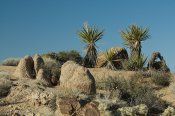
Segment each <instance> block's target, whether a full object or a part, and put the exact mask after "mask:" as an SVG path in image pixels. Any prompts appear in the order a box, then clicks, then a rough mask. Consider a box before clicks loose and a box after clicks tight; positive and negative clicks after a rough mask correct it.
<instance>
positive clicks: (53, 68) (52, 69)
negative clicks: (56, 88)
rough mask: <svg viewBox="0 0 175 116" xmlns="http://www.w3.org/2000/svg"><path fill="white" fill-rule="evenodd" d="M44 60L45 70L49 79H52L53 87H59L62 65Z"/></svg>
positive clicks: (51, 60) (47, 59)
mask: <svg viewBox="0 0 175 116" xmlns="http://www.w3.org/2000/svg"><path fill="white" fill-rule="evenodd" d="M43 60H44V70H45V71H46V74H47V75H48V77H50V78H52V80H51V82H52V84H53V85H57V83H58V81H59V78H60V74H61V64H60V63H59V62H57V61H56V60H53V59H50V58H43Z"/></svg>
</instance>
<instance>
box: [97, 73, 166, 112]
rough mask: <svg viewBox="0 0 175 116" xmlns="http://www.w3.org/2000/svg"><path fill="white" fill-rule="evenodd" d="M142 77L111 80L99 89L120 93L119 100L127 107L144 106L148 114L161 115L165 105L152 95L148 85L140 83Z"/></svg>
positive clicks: (152, 91)
mask: <svg viewBox="0 0 175 116" xmlns="http://www.w3.org/2000/svg"><path fill="white" fill-rule="evenodd" d="M142 80H143V77H142V76H141V77H140V76H139V75H137V74H136V75H135V76H133V77H131V79H130V80H125V79H124V78H111V77H109V78H108V80H106V81H104V83H103V84H102V85H101V86H100V87H101V88H107V89H112V88H113V89H115V90H119V91H120V96H119V97H120V99H121V100H124V101H126V102H127V104H128V105H129V106H135V105H139V104H145V105H147V106H148V108H149V114H153V113H161V112H163V110H164V109H165V108H166V107H167V103H165V102H164V101H161V100H160V98H158V97H157V96H156V95H155V94H154V90H153V89H152V86H151V85H150V84H149V83H145V84H144V83H141V82H142Z"/></svg>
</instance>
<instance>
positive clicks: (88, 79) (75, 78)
mask: <svg viewBox="0 0 175 116" xmlns="http://www.w3.org/2000/svg"><path fill="white" fill-rule="evenodd" d="M60 86H61V87H63V88H66V89H72V90H80V91H82V92H84V93H86V94H94V93H96V87H95V79H94V77H93V76H92V75H91V73H90V72H89V70H88V69H87V68H85V67H82V66H80V65H78V64H76V63H75V62H73V61H68V62H66V63H65V64H63V66H62V68H61V77H60Z"/></svg>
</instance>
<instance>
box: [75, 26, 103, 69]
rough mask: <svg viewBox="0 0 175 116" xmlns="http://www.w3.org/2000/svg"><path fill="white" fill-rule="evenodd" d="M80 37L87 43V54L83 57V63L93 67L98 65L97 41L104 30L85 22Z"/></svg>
mask: <svg viewBox="0 0 175 116" xmlns="http://www.w3.org/2000/svg"><path fill="white" fill-rule="evenodd" d="M78 35H79V37H80V39H81V40H82V41H83V42H85V43H86V49H85V50H86V54H85V57H84V59H83V65H84V66H86V67H89V68H92V67H94V66H95V65H96V59H97V49H96V44H95V43H96V42H97V41H98V40H100V39H101V38H102V36H103V31H100V30H98V29H97V28H95V27H91V26H89V25H88V24H84V26H83V28H82V30H81V31H80V32H78Z"/></svg>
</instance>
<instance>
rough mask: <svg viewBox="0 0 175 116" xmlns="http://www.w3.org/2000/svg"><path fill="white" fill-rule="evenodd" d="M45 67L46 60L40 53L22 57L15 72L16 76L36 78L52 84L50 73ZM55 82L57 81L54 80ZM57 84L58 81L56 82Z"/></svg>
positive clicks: (43, 82)
mask: <svg viewBox="0 0 175 116" xmlns="http://www.w3.org/2000/svg"><path fill="white" fill-rule="evenodd" d="M47 72H48V71H46V70H45V69H44V61H43V59H42V57H41V56H40V55H38V54H36V55H34V57H33V58H32V57H31V56H26V57H24V58H22V59H21V60H20V62H19V64H18V66H17V68H16V70H15V72H14V76H16V77H23V78H36V79H37V81H38V82H42V84H44V85H46V86H52V82H51V80H53V79H52V78H51V77H50V74H48V73H47ZM54 82H55V81H54ZM54 85H56V83H54Z"/></svg>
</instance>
